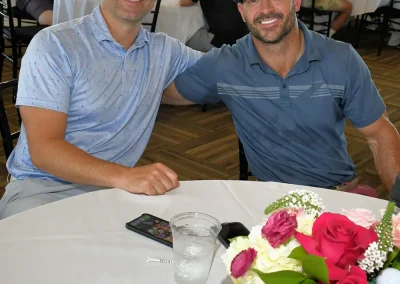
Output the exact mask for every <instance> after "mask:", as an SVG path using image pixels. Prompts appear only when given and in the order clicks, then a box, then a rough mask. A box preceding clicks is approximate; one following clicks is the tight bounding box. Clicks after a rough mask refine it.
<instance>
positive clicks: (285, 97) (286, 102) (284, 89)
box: [281, 81, 290, 106]
mask: <svg viewBox="0 0 400 284" xmlns="http://www.w3.org/2000/svg"><path fill="white" fill-rule="evenodd" d="M281 101H282V104H283V106H290V96H289V87H288V86H287V84H286V83H285V82H284V81H283V82H282V85H281Z"/></svg>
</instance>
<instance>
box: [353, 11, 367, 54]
mask: <svg viewBox="0 0 400 284" xmlns="http://www.w3.org/2000/svg"><path fill="white" fill-rule="evenodd" d="M357 17H358V16H357ZM357 21H358V19H357ZM364 22H365V15H362V16H361V20H360V23H359V27H358V32H357V38H356V44H355V48H358V47H359V46H360V39H361V33H362V32H363V27H364ZM356 27H357V25H356Z"/></svg>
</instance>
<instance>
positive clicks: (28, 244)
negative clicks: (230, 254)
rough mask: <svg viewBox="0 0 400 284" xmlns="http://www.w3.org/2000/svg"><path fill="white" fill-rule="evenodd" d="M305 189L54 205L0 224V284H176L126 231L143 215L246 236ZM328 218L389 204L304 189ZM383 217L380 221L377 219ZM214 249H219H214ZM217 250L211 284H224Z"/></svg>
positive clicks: (93, 198) (151, 247) (193, 187)
mask: <svg viewBox="0 0 400 284" xmlns="http://www.w3.org/2000/svg"><path fill="white" fill-rule="evenodd" d="M297 188H306V187H300V186H293V185H288V184H280V183H261V182H245V181H196V182H181V186H180V188H179V189H176V190H173V191H171V192H170V193H168V194H166V195H164V196H156V197H150V196H144V195H133V194H129V193H127V192H125V191H122V190H118V189H111V190H103V191H98V192H94V193H89V194H85V195H80V196H77V197H72V198H69V199H65V200H62V201H59V202H55V203H51V204H48V205H45V206H42V207H39V208H36V209H33V210H30V211H26V212H23V213H21V214H18V215H15V216H12V217H10V218H7V219H4V220H2V221H0V279H1V283H7V284H26V283H29V284H54V283H57V284H66V283H69V284H70V283H74V284H81V283H82V284H88V283H96V284H101V283H104V284H106V283H107V284H110V283H113V284H122V283H126V284H128V283H129V284H132V283H140V284H146V283H152V284H153V283H166V284H168V283H171V284H172V283H174V280H173V272H172V265H170V264H159V263H150V264H148V263H146V257H147V256H150V257H156V258H165V259H171V258H172V250H171V248H168V247H166V246H164V245H161V244H159V243H157V242H154V241H152V240H150V239H147V238H145V237H142V236H141V235H138V234H136V233H134V232H131V231H128V230H127V229H125V223H126V222H128V221H131V220H133V219H134V218H136V217H138V216H139V215H141V214H142V213H150V214H153V215H155V216H158V217H161V218H163V219H166V220H169V219H170V218H171V217H172V216H173V215H175V214H177V213H181V212H185V211H197V212H204V213H207V214H210V215H212V216H215V217H216V218H218V219H219V220H220V222H228V221H239V222H242V223H243V224H245V225H246V226H247V227H248V228H251V227H252V226H254V225H256V224H259V223H260V222H261V221H262V219H263V218H264V215H263V211H264V209H265V207H266V206H267V205H268V204H269V203H271V202H272V201H274V200H276V199H277V198H279V197H281V196H282V195H283V194H285V193H287V192H288V191H289V190H293V189H297ZM309 189H312V190H314V191H316V192H318V193H320V196H321V197H322V198H323V201H324V202H325V205H326V206H327V210H330V211H339V212H340V211H341V209H342V208H353V207H364V208H369V209H371V210H373V211H374V212H375V214H377V216H378V214H379V209H382V208H385V207H386V205H387V202H386V201H383V200H379V199H372V198H369V197H365V196H360V195H354V194H349V193H343V192H337V191H330V190H326V189H315V188H309ZM379 216H380V215H379ZM218 244H219V243H218ZM224 250H225V249H224V248H223V247H222V246H221V245H220V246H219V249H218V251H217V253H216V257H215V259H214V262H213V266H212V269H211V273H210V278H209V281H208V283H212V284H228V283H231V281H230V279H229V278H228V277H227V273H226V270H225V267H224V265H223V263H222V261H221V259H220V256H221V255H222V254H223V252H224Z"/></svg>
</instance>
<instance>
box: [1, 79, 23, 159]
mask: <svg viewBox="0 0 400 284" xmlns="http://www.w3.org/2000/svg"><path fill="white" fill-rule="evenodd" d="M8 89H12V92H13V95H14V94H15V93H16V92H17V89H18V81H17V80H11V81H7V82H3V83H0V132H1V138H2V140H3V147H4V152H5V155H6V158H7V159H8V157H9V156H10V155H11V152H12V150H13V149H14V144H13V141H14V140H15V139H17V138H18V137H19V134H20V130H18V131H16V132H13V133H11V130H10V125H9V121H8V117H7V110H6V107H5V104H4V91H5V90H8Z"/></svg>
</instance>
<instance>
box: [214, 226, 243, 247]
mask: <svg viewBox="0 0 400 284" xmlns="http://www.w3.org/2000/svg"><path fill="white" fill-rule="evenodd" d="M221 225H222V229H221V231H220V232H219V234H218V240H219V241H220V243H221V244H222V245H223V246H224V247H225V248H229V245H230V242H229V240H228V239H227V235H229V234H232V228H234V227H236V229H237V227H239V228H240V233H239V232H236V231H235V230H233V233H235V234H234V235H232V236H229V238H230V239H232V238H235V237H238V236H248V235H249V234H250V231H249V230H248V229H247V228H246V227H245V226H244V225H243V224H242V223H239V222H229V223H222V224H221Z"/></svg>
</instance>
